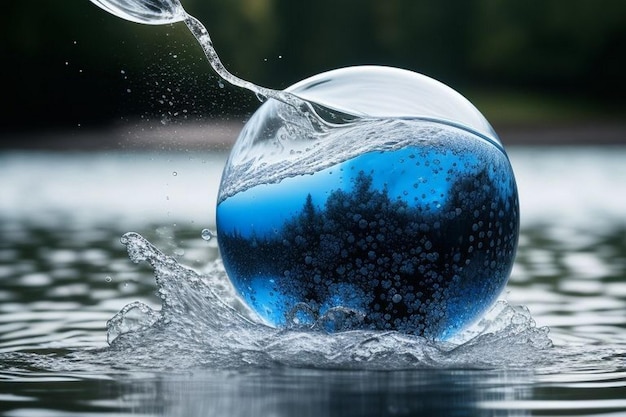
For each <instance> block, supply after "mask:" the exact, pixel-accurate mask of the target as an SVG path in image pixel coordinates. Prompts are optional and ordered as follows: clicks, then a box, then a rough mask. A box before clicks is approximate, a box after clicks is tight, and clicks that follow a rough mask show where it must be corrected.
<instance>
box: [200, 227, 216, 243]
mask: <svg viewBox="0 0 626 417" xmlns="http://www.w3.org/2000/svg"><path fill="white" fill-rule="evenodd" d="M201 236H202V239H204V240H206V241H207V242H208V241H210V240H211V239H213V238H215V237H217V235H216V234H215V232H213V231H212V230H209V229H202V233H201Z"/></svg>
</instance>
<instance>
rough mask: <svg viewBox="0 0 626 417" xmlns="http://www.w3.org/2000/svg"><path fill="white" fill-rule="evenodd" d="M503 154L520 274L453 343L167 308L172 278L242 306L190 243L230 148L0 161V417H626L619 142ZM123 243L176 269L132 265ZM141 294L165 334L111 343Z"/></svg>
mask: <svg viewBox="0 0 626 417" xmlns="http://www.w3.org/2000/svg"><path fill="white" fill-rule="evenodd" d="M508 152H509V156H510V158H511V162H512V165H513V169H514V171H515V173H516V176H517V181H518V187H519V191H520V206H521V207H520V210H521V216H522V228H521V229H522V230H521V237H520V246H519V250H518V254H517V259H516V264H515V267H514V270H513V274H512V277H511V279H510V281H509V284H508V286H507V289H506V292H505V293H504V294H502V299H503V300H505V302H503V303H501V304H500V305H499V307H498V308H500V310H501V313H499V314H498V312H496V313H494V314H495V316H496V317H495V318H490V319H489V320H491V321H490V322H489V323H490V325H491V326H492V327H491V330H490V328H487V329H486V330H483V331H482V333H481V336H479V337H469V336H468V339H470V340H469V342H468V341H459V342H458V343H459V344H458V345H455V346H451V345H446V346H440V345H437V346H433V345H432V344H430V343H427V342H424V343H422V342H419V341H416V340H413V339H411V340H408V339H403V338H402V337H399V336H397V335H393V334H388V333H385V334H375V335H348V336H345V337H344V338H338V337H327V336H321V335H310V334H306V333H302V332H289V331H287V332H273V333H272V332H270V331H269V330H268V329H265V328H261V327H259V326H256V327H255V326H252V327H246V326H248V325H247V324H242V325H241V327H242V328H240V329H235V330H229V328H228V326H224V328H219V323H210V325H209V324H207V323H205V320H204V318H203V317H201V316H202V308H203V306H204V305H203V304H200V307H199V308H198V307H197V306H196V307H194V306H193V305H192V304H185V303H179V304H176V303H175V302H174V301H181V299H184V297H190V298H193V297H192V296H193V291H194V288H196V287H189V288H186V287H185V288H186V289H185V288H183V287H184V285H186V284H185V282H191V281H184V280H182V279H181V278H180V276H179V275H185V276H186V277H187V278H189V277H191V278H194V277H195V275H192V274H195V273H194V272H189V271H187V270H186V269H185V268H184V267H182V266H187V267H190V268H192V269H193V270H195V271H198V272H199V273H200V275H202V276H203V277H204V278H206V279H205V281H206V280H207V279H208V280H209V281H211V279H213V281H211V283H210V285H215V286H216V288H217V287H219V291H218V290H216V294H217V295H219V297H218V298H220V299H221V300H226V304H229V303H230V304H229V305H230V306H232V305H235V304H236V301H233V300H230V299H229V293H228V288H226V287H224V286H221V285H222V284H223V283H220V282H218V281H219V279H222V280H223V279H224V278H223V270H222V269H220V266H219V260H218V261H217V262H216V260H217V259H218V252H217V245H216V243H215V241H214V240H211V241H205V240H203V239H202V238H201V231H202V229H204V228H214V217H215V203H216V196H217V189H218V185H219V178H220V174H221V170H222V167H223V164H224V162H225V158H226V154H223V153H209V152H207V153H202V152H196V151H194V152H178V153H176V152H170V153H156V152H149V151H141V152H89V153H80V152H77V153H69V152H68V153H60V152H57V153H46V152H9V151H4V152H2V153H0V193H1V194H0V237H1V239H0V415H3V416H34V417H36V416H113V415H114V416H123V415H142V416H143V415H157V416H203V415H206V416H292V415H298V416H299V417H300V416H309V415H310V416H333V415H337V416H364V415H372V416H381V415H392V416H412V415H442V416H445V415H459V416H465V415H489V416H491V415H514V416H526V415H540V416H544V415H545V416H547V415H554V416H556V415H559V416H562V415H568V416H570V415H571V416H587V415H596V416H620V415H626V147H619V146H616V147H600V148H594V147H511V148H509V149H508ZM129 231H134V232H137V233H139V234H140V235H141V236H143V237H144V238H145V239H147V240H148V241H150V242H151V243H152V244H153V245H154V247H156V248H158V249H159V250H160V251H162V252H163V253H164V254H166V255H169V256H170V258H165V255H155V256H156V259H157V260H158V261H163V263H161V264H159V263H158V262H157V266H156V267H155V264H154V262H153V265H152V266H150V265H148V264H147V263H145V262H141V263H139V264H135V263H133V262H132V261H131V260H130V259H129V256H128V254H127V248H126V247H125V246H124V245H122V244H121V243H120V237H121V236H122V235H123V234H125V233H126V232H129ZM143 242H144V241H143V240H137V241H136V242H135V244H137V245H141V244H144V243H143ZM131 247H132V246H131ZM153 260H154V259H153ZM169 260H171V262H170V261H169ZM168 262H169V263H168ZM159 265H160V266H159ZM181 265H182V266H181ZM153 269H156V270H157V276H158V277H159V279H160V280H161V283H160V284H159V286H158V287H157V284H156V282H155V272H154V271H153ZM165 278H167V280H169V281H168V283H166V284H163V280H164V279H165ZM192 281H193V280H192ZM203 285H204V284H203ZM157 288H158V291H157ZM177 288H178V289H180V291H181V294H182V295H180V294H179V295H178V297H181V298H174V297H175V295H172V292H173V291H176V289H177ZM202 288H204V287H202ZM202 288H201V290H202ZM207 288H208V287H207ZM164 289H167V290H168V291H169V292H167V291H164ZM185 291H186V292H185ZM157 292H158V293H157ZM211 294H213V293H211ZM211 294H209V298H210V297H211V296H212V295H211ZM229 300H230V301H229ZM135 301H141V302H142V303H144V305H146V306H149V307H150V308H152V309H154V310H155V311H157V310H159V309H160V308H161V305H162V304H168V302H169V304H171V305H174V304H176V306H178V307H177V309H175V313H170V316H169V319H171V321H172V322H176V323H169V322H168V323H165V324H164V323H161V325H160V327H159V328H158V329H155V328H154V326H153V327H151V328H150V329H147V327H150V326H144V327H142V326H141V323H144V324H145V320H146V317H147V318H149V315H148V316H145V317H144V316H141V317H138V318H137V320H136V321H137V323H139V325H137V323H135V325H133V323H132V322H131V320H130V319H129V320H128V323H126V322H124V323H122V324H124V325H127V326H126V327H127V328H125V329H124V328H123V326H121V325H120V327H119V328H118V330H119V332H118V333H120V332H121V333H124V332H126V334H124V335H123V337H119V338H118V339H116V340H115V342H114V343H113V346H112V347H111V348H109V347H108V343H107V324H106V323H107V320H109V319H111V318H112V317H113V316H115V315H116V313H117V312H118V311H119V310H120V309H122V308H123V307H124V306H126V305H128V304H129V303H132V302H135ZM233 303H235V304H233ZM519 305H522V306H524V308H519V307H516V306H519ZM210 308H212V307H211V306H210V305H207V311H208V310H210ZM172 309H174V308H173V307H172ZM216 311H217V313H219V314H225V315H224V316H220V320H221V319H222V318H223V317H224V320H228V319H229V317H231V318H232V317H233V316H229V315H228V314H226V313H227V312H228V311H229V310H227V309H222V310H216ZM198 312H200V314H197V313H198ZM209 314H212V312H207V315H209ZM207 321H209V320H208V319H207ZM500 322H501V323H500ZM242 323H244V322H243V321H242ZM494 323H496V324H494ZM498 323H499V324H498ZM502 323H504V324H502ZM535 323H536V324H535ZM133 326H135V327H133ZM498 326H500V327H498ZM494 329H495V330H494ZM548 329H549V333H548ZM133 330H135V331H133ZM213 331H214V332H215V333H214V334H213V333H211V332H213ZM115 336H116V334H112V335H110V337H111V338H112V339H113V338H114V337H115ZM217 339H219V340H217ZM120 341H121V342H120ZM220 341H223V342H224V343H223V344H222V345H220V344H219V343H218V342H220ZM294 346H297V348H295V347H294ZM229 349H230V350H229ZM334 350H335V351H336V352H335V351H334ZM229 352H231V353H232V355H229V354H228V353H229Z"/></svg>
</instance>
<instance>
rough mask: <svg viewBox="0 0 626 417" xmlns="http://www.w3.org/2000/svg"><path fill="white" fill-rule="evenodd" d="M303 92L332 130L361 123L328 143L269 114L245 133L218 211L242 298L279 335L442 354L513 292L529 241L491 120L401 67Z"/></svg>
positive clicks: (295, 114) (323, 134)
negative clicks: (367, 333)
mask: <svg viewBox="0 0 626 417" xmlns="http://www.w3.org/2000/svg"><path fill="white" fill-rule="evenodd" d="M288 91H289V92H291V93H292V94H295V95H298V96H299V97H301V98H303V99H306V100H310V101H311V102H314V103H317V104H319V105H321V106H322V107H321V108H323V109H324V111H325V112H327V113H328V114H326V115H325V117H324V119H325V120H327V121H328V120H331V121H332V120H333V118H336V119H337V120H339V119H341V117H342V115H345V114H352V115H356V116H358V118H357V119H356V120H353V121H352V122H350V123H343V124H342V123H337V124H336V125H334V126H332V127H328V128H326V129H324V130H323V131H315V130H313V129H312V128H311V124H310V116H311V115H308V116H309V117H307V115H306V114H304V113H302V112H299V111H296V110H295V109H293V108H291V107H290V106H288V105H286V104H284V103H282V102H279V101H276V100H269V101H267V102H266V103H265V104H263V105H262V106H261V107H260V108H259V110H258V111H257V112H256V113H255V114H254V115H253V116H252V118H251V119H250V120H249V121H248V123H247V124H246V125H245V127H244V129H243V131H242V132H241V134H240V137H239V138H238V140H237V143H236V144H235V146H234V148H233V150H232V152H231V155H230V157H229V160H228V162H227V165H226V167H225V169H224V173H223V176H222V182H221V186H220V194H219V197H218V206H217V227H218V236H219V239H218V241H219V246H220V250H221V254H222V258H223V260H224V265H225V267H226V270H227V272H228V275H229V277H230V279H231V281H232V282H233V284H234V286H235V288H236V289H237V291H238V292H239V293H240V294H241V296H242V298H243V299H244V300H245V301H246V302H247V303H248V305H249V306H250V307H252V308H253V309H254V310H255V311H256V312H257V313H258V314H259V315H260V316H261V317H262V318H263V319H265V320H266V321H267V322H268V323H269V324H271V325H275V326H285V325H294V324H298V325H313V324H315V323H317V324H319V322H320V317H322V318H324V317H327V318H328V317H329V318H330V320H328V321H327V325H326V326H325V327H324V328H326V329H327V330H339V329H352V328H366V329H378V330H398V331H401V332H406V333H412V334H418V335H423V336H426V337H429V338H436V339H445V338H448V337H450V336H452V335H454V334H456V333H457V332H458V331H460V330H461V329H463V328H465V327H467V326H468V325H469V324H470V323H472V322H473V321H474V320H476V319H477V318H478V317H480V316H481V315H482V314H483V313H484V312H485V311H486V310H487V309H488V308H489V307H490V306H491V305H492V304H493V302H494V301H495V300H496V298H497V297H498V295H499V294H500V293H501V291H502V289H503V288H504V286H505V284H506V282H507V279H508V277H509V274H510V271H511V268H512V265H513V259H514V256H515V251H516V247H517V237H518V229H519V209H518V199H517V189H516V184H515V179H514V176H513V172H512V169H511V166H510V163H509V160H508V158H507V156H506V153H505V152H504V150H503V148H502V145H501V143H500V141H499V139H498V138H497V135H496V134H495V132H494V131H493V129H492V128H491V126H490V125H489V123H488V122H487V121H486V120H485V118H484V117H483V116H482V115H481V114H480V112H478V110H476V108H475V107H474V106H473V105H472V104H471V103H470V102H469V101H467V100H466V99H465V98H463V97H462V96H461V95H460V94H458V93H456V92H455V91H454V90H452V89H450V88H449V87H447V86H445V85H443V84H441V83H439V82H437V81H434V80H432V79H430V78H428V77H426V76H423V75H420V74H416V73H413V72H409V71H404V70H399V69H393V68H387V67H352V68H345V69H340V70H335V71H331V72H328V73H324V74H320V75H318V76H315V77H312V78H309V79H307V80H304V81H302V82H300V83H298V84H296V85H294V86H292V87H290V88H289V89H288ZM334 111H336V113H335V112H334ZM340 318H343V320H340ZM335 319H336V320H335Z"/></svg>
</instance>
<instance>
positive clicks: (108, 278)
mask: <svg viewBox="0 0 626 417" xmlns="http://www.w3.org/2000/svg"><path fill="white" fill-rule="evenodd" d="M104 280H105V281H106V282H111V281H113V278H111V277H110V276H108V275H107V276H106V277H105V278H104Z"/></svg>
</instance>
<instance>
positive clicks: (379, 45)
mask: <svg viewBox="0 0 626 417" xmlns="http://www.w3.org/2000/svg"><path fill="white" fill-rule="evenodd" d="M183 4H184V6H185V7H186V9H187V10H188V11H189V12H190V13H191V14H193V15H195V16H197V17H198V18H199V19H200V20H201V21H203V22H204V23H205V25H206V26H207V28H208V29H209V32H210V33H211V35H212V37H213V40H214V42H215V46H216V48H217V49H218V53H219V54H220V56H221V58H222V60H223V61H224V63H225V65H226V66H227V68H229V70H231V71H232V72H233V73H235V74H237V75H239V76H241V77H243V78H245V79H248V80H250V81H253V82H255V83H257V84H261V85H264V86H268V87H273V88H284V87H286V86H288V85H290V84H292V83H294V82H296V81H299V80H301V79H303V78H306V77H308V76H310V75H313V74H315V73H318V72H322V71H325V70H330V69H334V68H338V67H342V66H349V65H359V64H382V65H392V66H398V67H402V68H407V69H411V70H414V71H417V72H421V73H424V74H427V75H429V76H431V77H433V78H436V79H438V80H440V81H443V82H444V83H447V84H448V85H450V86H452V87H453V88H455V89H457V90H459V91H460V92H461V93H463V94H464V95H466V96H468V97H469V98H470V99H471V100H473V101H474V102H475V103H476V104H477V105H478V107H479V108H480V109H481V110H483V112H485V113H486V115H487V117H488V118H489V119H490V120H492V121H493V122H494V123H495V124H496V125H497V124H505V123H533V122H537V123H538V122H541V123H545V122H553V121H555V120H557V121H558V120H565V121H567V120H580V118H593V119H605V118H608V119H613V120H615V119H621V118H622V115H623V114H624V108H625V106H624V97H625V95H626V77H624V75H623V74H624V65H623V61H624V59H623V56H624V53H625V51H626V2H625V1H623V0H604V1H602V2H597V1H590V0H572V1H568V2H565V1H562V0H527V1H499V0H444V1H434V0H430V1H428V0H340V1H337V0H332V1H331V0H321V1H315V2H301V1H294V0H183ZM3 6H4V12H5V13H4V16H3V17H4V19H3V24H2V26H1V29H0V30H1V31H2V51H1V55H2V57H3V59H2V64H3V65H2V66H3V73H4V77H3V80H4V85H3V87H4V88H3V96H2V97H3V102H4V103H3V111H2V113H1V114H2V115H1V116H0V117H1V119H0V122H1V125H2V133H3V134H6V133H11V132H16V131H36V130H48V131H49V130H51V129H54V128H64V129H68V128H71V129H75V128H79V126H80V128H81V129H84V128H88V127H99V126H104V125H110V124H111V123H119V122H125V121H133V120H135V119H138V118H140V117H142V118H143V119H146V120H149V119H151V118H155V119H162V118H164V117H166V118H168V120H174V121H178V120H181V121H182V120H189V119H193V120H197V119H207V118H221V119H223V118H227V117H240V116H242V115H246V114H249V113H250V112H251V111H252V110H253V109H254V108H256V107H257V106H258V101H257V100H256V98H255V97H254V96H252V95H251V94H249V93H247V92H241V91H237V90H235V89H233V88H230V87H229V86H226V87H225V88H221V87H220V86H219V83H218V79H217V77H216V76H215V75H214V74H213V72H212V71H211V69H210V68H209V66H208V64H207V63H206V62H205V61H204V57H203V55H202V53H201V51H200V49H199V47H198V46H197V44H196V43H195V40H194V39H193V38H192V36H191V35H190V33H189V32H188V31H187V29H186V27H185V26H184V24H176V25H170V26H160V27H157V26H144V25H139V24H134V23H130V22H127V21H123V20H121V19H118V18H116V17H114V16H112V15H109V14H107V13H106V12H104V11H102V10H100V9H98V8H97V7H96V6H94V5H92V4H91V3H90V2H89V1H88V0H67V1H65V0H64V1H59V0H38V1H28V2H27V1H10V2H5V3H3ZM122 71H123V72H122Z"/></svg>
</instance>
